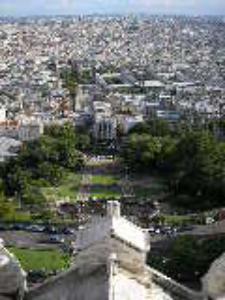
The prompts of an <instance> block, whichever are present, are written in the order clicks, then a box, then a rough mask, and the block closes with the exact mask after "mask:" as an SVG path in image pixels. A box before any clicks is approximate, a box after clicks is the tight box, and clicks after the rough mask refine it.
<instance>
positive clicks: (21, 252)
mask: <svg viewBox="0 0 225 300" xmlns="http://www.w3.org/2000/svg"><path fill="white" fill-rule="evenodd" d="M9 250H10V251H11V252H12V253H13V254H14V255H15V256H16V257H17V258H18V260H19V261H20V263H21V265H22V267H23V268H24V270H25V271H29V270H34V271H39V270H46V271H57V270H61V269H64V268H67V267H68V266H69V256H68V255H65V254H63V253H62V252H60V251H59V250H56V249H54V250H30V249H19V248H14V247H12V248H9Z"/></svg>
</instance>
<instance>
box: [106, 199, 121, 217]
mask: <svg viewBox="0 0 225 300" xmlns="http://www.w3.org/2000/svg"><path fill="white" fill-rule="evenodd" d="M107 216H108V217H115V218H119V217H120V216H121V209H120V202H118V201H108V202H107Z"/></svg>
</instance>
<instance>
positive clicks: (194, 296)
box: [148, 268, 204, 300]
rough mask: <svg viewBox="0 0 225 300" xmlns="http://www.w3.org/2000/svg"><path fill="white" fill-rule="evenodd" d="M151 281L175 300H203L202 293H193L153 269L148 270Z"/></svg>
mask: <svg viewBox="0 0 225 300" xmlns="http://www.w3.org/2000/svg"><path fill="white" fill-rule="evenodd" d="M148 270H149V272H150V273H151V275H152V276H151V277H152V281H153V282H154V283H155V284H157V285H159V286H160V287H161V288H163V289H164V291H165V292H168V293H169V294H170V295H171V296H172V298H173V299H175V300H204V296H203V294H202V293H198V292H195V291H193V290H191V289H189V288H187V287H185V286H183V285H181V284H179V283H178V282H176V281H174V280H173V279H171V278H169V277H167V276H165V275H164V274H162V273H160V272H158V271H157V270H155V269H152V268H148Z"/></svg>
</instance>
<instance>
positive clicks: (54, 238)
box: [49, 235, 65, 244]
mask: <svg viewBox="0 0 225 300" xmlns="http://www.w3.org/2000/svg"><path fill="white" fill-rule="evenodd" d="M49 242H50V243H52V244H63V243H64V242H65V240H64V238H62V237H61V236H59V235H52V236H50V237H49Z"/></svg>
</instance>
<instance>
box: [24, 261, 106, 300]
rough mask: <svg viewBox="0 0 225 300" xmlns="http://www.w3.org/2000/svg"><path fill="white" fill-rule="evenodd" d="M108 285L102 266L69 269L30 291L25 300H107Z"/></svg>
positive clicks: (104, 269)
mask: <svg viewBox="0 0 225 300" xmlns="http://www.w3.org/2000/svg"><path fill="white" fill-rule="evenodd" d="M108 284H109V283H108V276H107V272H106V268H105V267H104V266H95V268H93V267H92V268H91V269H89V270H87V269H86V270H85V267H84V269H83V270H80V269H71V270H70V271H68V272H66V273H64V274H62V275H61V276H58V277H56V278H53V279H52V280H49V281H48V282H46V283H45V284H43V285H42V286H40V287H38V288H36V289H33V290H31V291H30V292H29V293H27V294H26V296H25V300H90V299H92V300H100V299H101V300H108V290H109V287H108Z"/></svg>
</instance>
